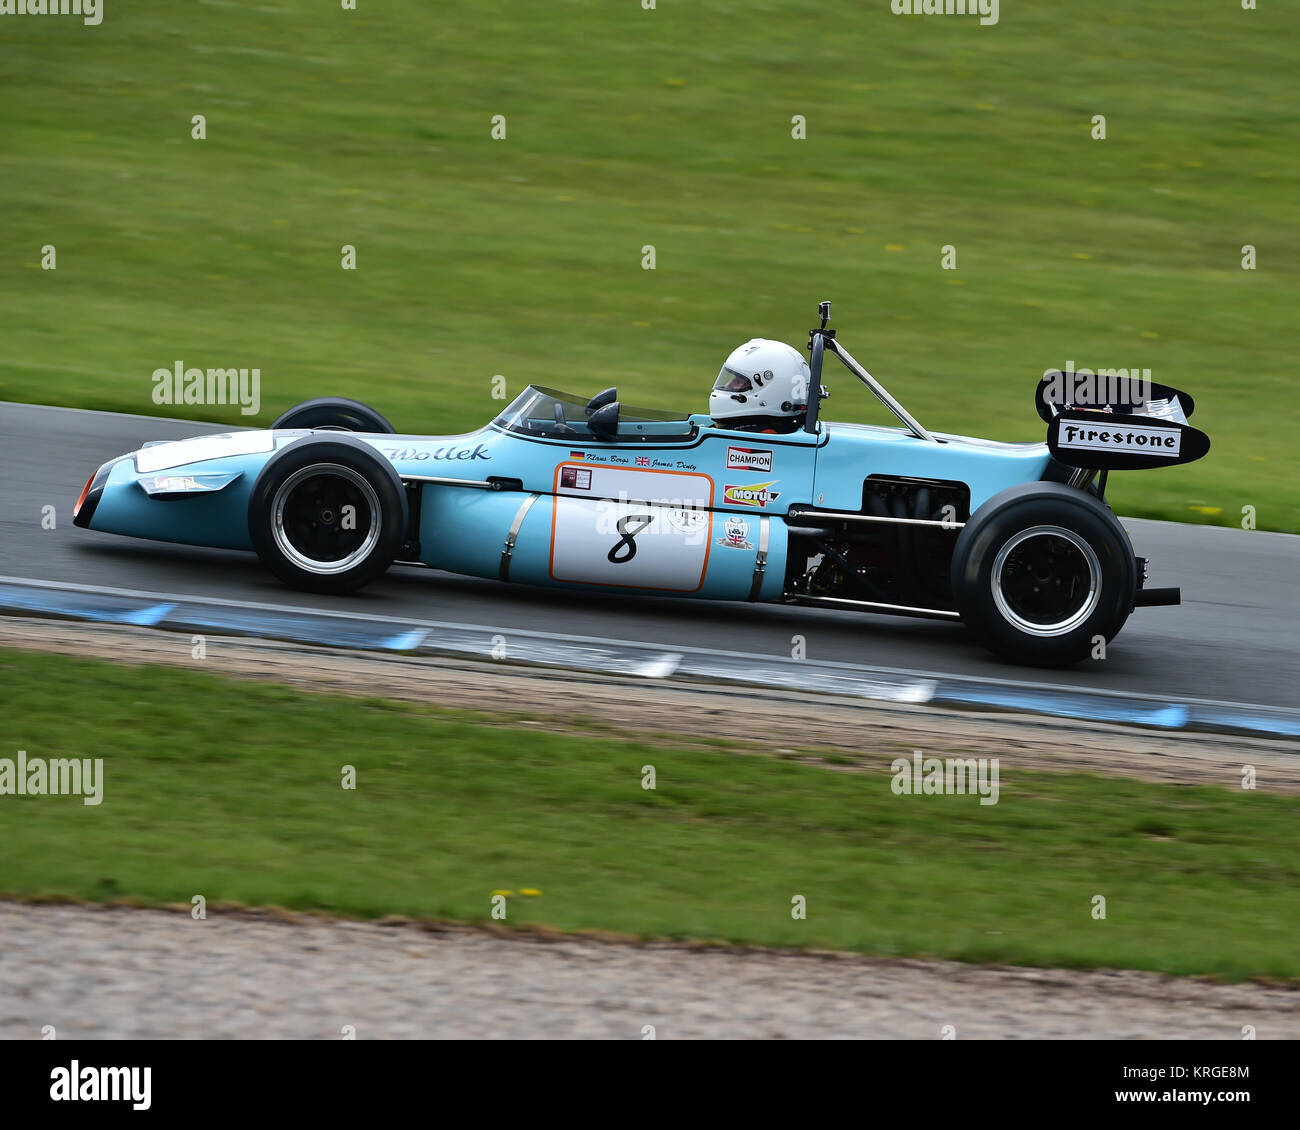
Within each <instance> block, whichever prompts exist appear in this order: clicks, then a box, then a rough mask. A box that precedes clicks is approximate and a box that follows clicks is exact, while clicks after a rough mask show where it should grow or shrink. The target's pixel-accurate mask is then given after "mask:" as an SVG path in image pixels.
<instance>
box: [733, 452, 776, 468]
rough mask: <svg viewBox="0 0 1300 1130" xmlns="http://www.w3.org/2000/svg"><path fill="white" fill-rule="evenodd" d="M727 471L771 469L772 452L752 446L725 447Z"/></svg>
mask: <svg viewBox="0 0 1300 1130" xmlns="http://www.w3.org/2000/svg"><path fill="white" fill-rule="evenodd" d="M727 470H728V471H766V472H768V473H770V472H771V470H772V453H771V452H770V451H759V450H758V449H757V448H753V447H729V448H727Z"/></svg>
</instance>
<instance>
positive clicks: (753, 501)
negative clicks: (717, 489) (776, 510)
mask: <svg viewBox="0 0 1300 1130" xmlns="http://www.w3.org/2000/svg"><path fill="white" fill-rule="evenodd" d="M778 482H780V480H779V479H772V480H770V481H769V482H766V483H746V484H744V485H743V486H725V487H723V488H722V497H723V498H724V499H726V501H727V502H728V503H730V504H731V505H732V506H758V507H764V506H766V505H767V504H768V503H769V502H775V501H776V500H777V499H778V498H780V497H781V496H780V494H779V493H777V492H776V491H774V490H773V489H772V488H773V487H774V486H776V484H777V483H778Z"/></svg>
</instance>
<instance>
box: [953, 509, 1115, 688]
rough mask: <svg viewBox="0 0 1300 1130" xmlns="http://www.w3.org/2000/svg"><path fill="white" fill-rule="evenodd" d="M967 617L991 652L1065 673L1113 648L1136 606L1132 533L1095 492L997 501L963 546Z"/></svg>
mask: <svg viewBox="0 0 1300 1130" xmlns="http://www.w3.org/2000/svg"><path fill="white" fill-rule="evenodd" d="M952 587H953V595H954V597H955V599H956V602H957V610H958V611H959V612H960V613H961V617H962V620H963V621H964V622H965V623H966V624H967V625H968V627H970V629H971V630H972V631H973V632H974V633H975V635H976V636H977V637H978V638H979V639H980V642H982V643H983V644H984V645H985V646H986V647H988V648H989V650H991V651H993V652H994V653H995V654H997V655H1000V656H1002V657H1003V658H1004V659H1010V660H1012V661H1013V662H1016V663H1025V664H1030V665H1033V666H1042V667H1055V666H1063V665H1065V664H1069V663H1075V662H1077V661H1079V660H1080V659H1083V658H1085V657H1087V656H1088V655H1089V654H1091V653H1092V652H1093V649H1094V648H1095V646H1096V645H1097V643H1098V642H1099V641H1100V640H1105V641H1107V642H1109V641H1110V640H1111V639H1113V638H1114V637H1115V636H1116V635H1117V634H1118V632H1119V630H1120V629H1121V628H1122V627H1123V626H1124V622H1125V621H1126V620H1127V619H1128V615H1129V613H1130V612H1131V611H1132V610H1133V599H1134V593H1135V591H1136V588H1137V566H1136V561H1135V560H1134V557H1133V548H1132V545H1131V544H1130V542H1129V539H1128V534H1127V533H1125V531H1124V527H1123V526H1121V525H1120V524H1119V521H1118V520H1117V519H1116V518H1115V516H1114V515H1113V514H1112V513H1111V512H1110V511H1109V510H1107V509H1106V508H1105V507H1104V506H1103V505H1102V504H1101V503H1099V502H1098V501H1097V500H1096V499H1094V498H1092V497H1091V496H1089V495H1087V494H1084V493H1083V492H1082V491H1080V490H1076V489H1074V488H1072V487H1067V486H1062V485H1059V484H1056V483H1030V484H1026V485H1024V486H1020V487H1013V488H1011V489H1010V490H1007V491H1003V492H1002V493H1001V494H999V495H996V496H995V497H993V498H992V499H990V500H989V501H988V502H986V503H985V504H984V505H983V506H981V507H980V509H979V510H977V511H976V512H975V514H974V515H973V516H972V517H971V520H970V521H969V522H968V523H967V524H966V528H965V529H964V530H962V532H961V536H960V537H959V538H958V539H957V544H956V546H955V547H954V549H953V559H952Z"/></svg>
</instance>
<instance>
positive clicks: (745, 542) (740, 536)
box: [718, 516, 754, 549]
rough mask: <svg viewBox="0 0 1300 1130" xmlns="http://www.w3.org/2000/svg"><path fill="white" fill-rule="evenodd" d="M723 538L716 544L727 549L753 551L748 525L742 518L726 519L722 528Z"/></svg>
mask: <svg viewBox="0 0 1300 1130" xmlns="http://www.w3.org/2000/svg"><path fill="white" fill-rule="evenodd" d="M722 532H723V536H722V537H720V538H718V544H719V545H722V546H726V547H727V548H728V549H753V548H754V546H753V543H752V542H750V540H749V523H748V522H746V521H745V519H744V518H737V517H735V516H733V517H730V518H728V519H727V521H726V524H725V525H724V526H723V528H722Z"/></svg>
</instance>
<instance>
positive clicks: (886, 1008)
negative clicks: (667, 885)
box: [0, 903, 1300, 1039]
mask: <svg viewBox="0 0 1300 1130" xmlns="http://www.w3.org/2000/svg"><path fill="white" fill-rule="evenodd" d="M45 1025H54V1027H55V1030H56V1033H57V1037H58V1038H60V1039H146V1038H164V1039H173V1038H177V1039H192V1038H193V1039H199V1038H201V1039H225V1038H235V1039H281V1038H306V1039H339V1038H341V1037H342V1035H343V1031H344V1028H345V1026H349V1025H350V1026H353V1027H354V1028H355V1035H356V1038H358V1039H384V1038H390V1039H406V1038H421V1037H422V1038H436V1039H442V1038H446V1039H465V1038H471V1039H472V1038H498V1037H503V1038H515V1039H556V1038H560V1039H583V1038H597V1039H642V1038H644V1037H643V1029H644V1027H645V1026H646V1025H652V1026H653V1027H654V1029H655V1035H656V1038H658V1039H674V1038H676V1039H683V1038H686V1039H690V1038H727V1039H768V1038H789V1039H810V1038H823V1039H824V1038H859V1039H860V1038H870V1039H899V1038H905V1039H939V1038H941V1035H942V1030H943V1027H944V1026H945V1025H952V1026H954V1028H955V1030H956V1037H957V1038H958V1039H967V1038H969V1039H990V1038H993V1039H1002V1038H1019V1039H1044V1038H1047V1039H1053V1038H1076V1039H1077V1038H1116V1039H1169V1038H1188V1039H1240V1038H1241V1035H1242V1027H1243V1026H1244V1025H1253V1026H1254V1027H1255V1029H1256V1032H1257V1035H1258V1038H1260V1039H1276V1038H1289V1039H1296V1038H1300V987H1287V986H1269V985H1258V984H1248V985H1219V984H1215V983H1213V982H1209V981H1203V980H1189V979H1179V978H1169V977H1162V976H1158V975H1155V974H1147V973H1134V972H1075V971H1067V970H1039V969H1015V968H996V967H987V966H973V965H961V964H957V963H952V962H940V961H901V960H875V959H869V958H861V957H853V956H845V955H824V956H823V955H813V956H804V955H793V954H787V953H764V952H758V951H752V950H750V951H730V950H710V949H691V948H685V947H680V946H672V945H635V944H627V943H611V942H603V941H595V940H589V939H585V938H565V939H558V940H557V939H550V940H541V939H537V938H528V937H504V936H500V935H497V934H493V933H489V932H488V931H485V930H477V929H471V928H463V929H460V928H451V929H448V930H439V931H436V932H434V931H430V930H427V929H423V928H421V927H419V926H412V925H400V926H385V925H378V924H374V923H358V922H347V921H336V920H322V919H305V920H302V921H285V920H283V919H278V918H276V917H274V916H271V915H268V914H254V913H242V912H241V913H225V912H213V911H209V915H208V918H207V919H206V920H205V921H194V920H192V919H191V918H190V917H189V915H188V914H185V913H177V912H168V911H161V910H138V909H129V908H116V907H115V908H103V907H92V906H75V905H34V904H24V903H0V1037H4V1038H9V1039H39V1038H40V1035H41V1030H42V1028H43V1026H45Z"/></svg>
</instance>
